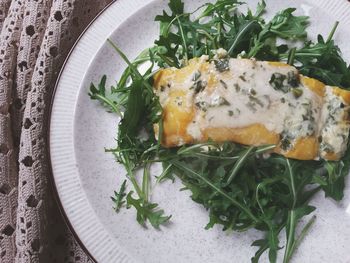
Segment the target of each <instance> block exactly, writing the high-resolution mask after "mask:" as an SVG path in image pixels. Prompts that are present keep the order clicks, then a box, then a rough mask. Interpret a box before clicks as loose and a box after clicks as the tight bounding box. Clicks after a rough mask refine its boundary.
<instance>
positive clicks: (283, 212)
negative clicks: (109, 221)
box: [89, 0, 350, 262]
mask: <svg viewBox="0 0 350 263" xmlns="http://www.w3.org/2000/svg"><path fill="white" fill-rule="evenodd" d="M244 6H245V4H244V3H241V2H238V1H235V0H218V1H217V2H216V3H213V4H211V3H208V4H206V5H204V6H202V7H199V9H198V10H195V11H194V12H193V13H185V12H184V4H183V3H182V1H181V0H170V2H169V7H170V10H171V12H170V13H167V12H165V11H164V12H163V14H162V15H159V16H157V17H156V19H155V20H156V21H157V22H159V23H160V35H159V38H158V39H157V40H156V41H155V45H154V46H153V47H150V48H147V49H145V51H143V52H142V53H141V54H140V55H139V56H138V57H137V58H136V59H135V60H134V61H129V60H128V58H127V57H126V56H125V55H124V54H123V53H122V51H121V50H120V49H119V48H118V47H117V46H116V45H115V44H114V43H112V42H111V41H109V40H108V41H109V43H110V44H111V46H112V47H113V48H114V49H115V50H116V52H117V53H118V54H119V55H120V56H121V57H122V58H123V59H124V60H125V61H126V62H127V64H128V67H127V69H126V70H125V71H124V73H123V74H122V76H121V78H120V79H119V81H118V82H117V84H116V86H114V87H112V88H111V90H107V89H106V85H105V83H106V77H105V76H103V77H102V79H101V82H100V83H99V84H98V85H96V86H95V85H94V84H91V87H90V93H89V95H90V97H91V99H94V100H99V101H100V102H101V103H102V104H103V105H104V106H106V107H107V108H108V110H109V111H110V112H113V113H116V114H119V115H121V117H122V120H121V122H120V124H119V128H118V138H117V146H116V148H115V149H108V150H106V151H107V152H110V153H113V154H114V155H115V157H116V159H117V161H118V162H119V163H121V164H123V165H124V167H125V169H126V171H127V176H126V177H127V181H128V182H126V181H124V183H123V184H122V186H121V187H120V189H119V190H118V191H116V192H115V194H114V196H113V197H112V200H113V202H114V207H115V210H116V211H117V212H118V211H119V210H120V209H122V208H123V207H127V208H131V207H133V208H135V209H136V211H137V218H136V219H137V221H138V222H139V223H140V224H141V225H143V226H146V225H147V223H150V224H151V225H152V226H153V227H155V228H159V226H160V225H162V224H164V223H166V222H167V221H169V220H170V217H171V216H168V215H167V214H166V212H164V211H163V210H162V209H161V208H159V207H158V205H157V204H156V203H153V202H151V201H150V191H149V190H150V185H151V182H152V179H151V176H152V175H151V174H150V166H151V165H152V164H153V163H161V164H162V166H163V172H162V173H161V174H159V175H157V179H156V181H157V183H161V182H162V181H164V180H167V179H171V180H175V178H180V179H181V181H182V182H183V184H184V186H185V189H187V190H189V191H191V193H192V195H191V198H192V200H193V201H195V202H197V203H199V204H201V205H203V206H204V207H205V208H206V209H207V210H208V212H209V223H208V224H207V226H206V229H209V228H211V227H213V226H214V225H215V224H220V225H222V226H223V229H224V230H225V231H228V230H233V231H240V232H242V231H247V230H248V229H251V228H254V229H257V230H259V231H262V232H263V233H264V237H263V238H262V239H260V240H255V241H254V242H253V243H252V245H253V246H256V247H257V252H256V254H255V255H254V256H253V257H252V262H258V261H259V258H260V256H261V255H262V254H263V253H264V252H265V251H268V253H269V259H270V261H271V262H276V260H277V253H278V251H279V250H283V251H284V252H283V253H284V257H283V262H289V261H290V260H291V258H292V255H293V253H294V251H295V250H296V248H297V247H298V246H299V244H300V242H301V241H302V239H303V237H304V236H305V235H306V234H307V231H308V229H309V228H310V227H311V226H312V223H313V222H314V220H315V218H316V217H315V215H314V216H312V217H310V219H309V220H308V222H307V223H306V224H305V225H303V226H302V227H301V231H296V229H297V226H298V223H299V221H300V219H302V218H303V217H304V216H307V215H309V214H311V213H312V212H313V211H314V210H315V207H313V206H311V205H309V202H310V199H311V198H312V197H313V196H314V195H315V194H316V193H317V192H319V191H323V192H324V193H325V196H326V197H329V198H333V199H334V200H337V201H339V200H341V199H342V198H343V190H344V178H345V176H347V174H348V173H349V167H350V151H349V150H347V151H346V153H345V155H344V157H343V158H342V159H341V160H340V161H325V160H318V161H300V160H294V159H288V158H285V157H283V156H281V155H277V154H270V151H271V150H272V149H273V148H274V147H275V145H266V146H260V147H254V146H250V147H248V146H244V145H240V144H237V143H233V142H225V143H216V142H213V141H208V142H207V143H201V144H194V145H186V146H181V147H175V148H165V147H163V146H162V145H161V141H162V136H163V129H162V107H161V105H160V103H159V100H158V97H157V96H156V95H155V92H154V90H153V81H154V80H153V76H154V74H155V73H156V72H157V70H158V68H166V67H176V68H182V67H184V66H186V65H187V63H188V61H189V60H190V59H192V58H194V57H200V56H202V55H207V56H209V58H210V59H213V57H214V55H215V51H216V50H218V49H220V48H223V49H225V50H227V52H228V55H229V57H234V58H235V57H237V56H240V57H242V58H255V59H257V60H267V61H284V62H287V63H288V64H290V65H294V66H295V67H296V68H297V69H298V70H299V72H300V73H301V74H303V75H305V76H309V77H313V78H317V79H318V80H320V81H322V82H324V83H325V84H327V85H334V86H339V87H342V88H343V89H349V88H350V70H349V67H348V65H347V64H346V62H345V61H344V60H343V59H342V57H341V53H340V50H339V48H338V47H337V46H336V45H335V43H334V41H333V35H334V33H335V31H336V28H337V25H338V24H336V25H335V26H334V27H333V29H330V34H329V36H327V38H323V37H322V36H318V39H317V42H315V43H314V42H312V41H310V40H309V39H308V38H307V34H306V29H307V26H308V24H309V22H308V17H305V16H295V15H294V14H293V13H294V11H295V9H293V8H288V9H285V10H282V11H280V12H279V13H277V14H276V15H275V16H274V17H273V18H272V19H271V20H269V21H265V19H264V18H263V15H264V12H265V9H266V4H265V2H264V1H262V2H260V4H259V5H258V6H257V8H256V11H255V12H252V11H250V10H249V9H248V11H246V12H240V11H239V10H241V9H240V8H241V7H244ZM238 9H239V10H238ZM281 38H282V39H285V40H288V41H289V42H291V43H292V42H295V41H298V42H300V43H302V45H301V47H298V48H294V47H292V45H291V44H278V42H277V39H281ZM288 41H287V43H289V42H288ZM145 63H148V64H147V65H148V69H147V70H146V71H142V72H141V71H139V68H138V67H139V66H140V65H142V64H145ZM220 63H221V62H220ZM220 63H219V64H217V67H218V68H219V69H220V68H224V67H225V64H224V63H221V64H220ZM154 124H158V125H159V132H158V134H155V132H154ZM156 138H158V139H156ZM138 170H142V171H143V175H142V177H141V178H137V174H136V172H137V171H138ZM158 187H161V185H159V186H158ZM298 229H299V228H298ZM282 231H285V232H286V243H285V244H282V242H280V241H279V236H280V234H281V232H282Z"/></svg>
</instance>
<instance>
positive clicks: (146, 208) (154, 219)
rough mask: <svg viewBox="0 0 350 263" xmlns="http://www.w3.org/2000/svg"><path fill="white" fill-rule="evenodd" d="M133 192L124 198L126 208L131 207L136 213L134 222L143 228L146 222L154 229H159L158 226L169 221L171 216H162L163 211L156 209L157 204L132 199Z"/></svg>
mask: <svg viewBox="0 0 350 263" xmlns="http://www.w3.org/2000/svg"><path fill="white" fill-rule="evenodd" d="M132 194H133V192H132V191H131V192H129V194H128V195H127V197H126V201H127V207H128V208H130V207H131V206H133V207H134V208H135V209H136V211H137V216H136V220H137V222H139V224H140V225H142V226H145V223H146V221H147V220H148V221H149V222H150V223H151V225H152V226H153V227H154V228H159V226H160V225H163V224H165V223H166V222H168V221H169V219H170V218H171V216H164V211H163V210H160V209H158V204H155V203H144V200H142V199H135V198H133V197H132Z"/></svg>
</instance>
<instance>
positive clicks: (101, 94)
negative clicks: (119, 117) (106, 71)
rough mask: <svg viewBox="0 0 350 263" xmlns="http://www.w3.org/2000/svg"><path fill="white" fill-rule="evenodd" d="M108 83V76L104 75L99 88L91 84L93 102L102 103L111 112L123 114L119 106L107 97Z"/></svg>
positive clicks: (90, 93)
mask: <svg viewBox="0 0 350 263" xmlns="http://www.w3.org/2000/svg"><path fill="white" fill-rule="evenodd" d="M106 81H107V76H106V75H104V76H103V77H102V78H101V81H100V83H99V84H98V86H97V87H96V86H95V85H94V84H93V83H91V84H90V92H89V96H90V98H91V99H92V100H98V101H100V102H101V103H102V105H104V106H106V107H107V108H109V110H111V111H112V112H116V113H119V114H121V111H120V109H119V108H118V104H117V103H116V102H115V101H113V100H112V99H111V98H110V97H108V96H107V95H106Z"/></svg>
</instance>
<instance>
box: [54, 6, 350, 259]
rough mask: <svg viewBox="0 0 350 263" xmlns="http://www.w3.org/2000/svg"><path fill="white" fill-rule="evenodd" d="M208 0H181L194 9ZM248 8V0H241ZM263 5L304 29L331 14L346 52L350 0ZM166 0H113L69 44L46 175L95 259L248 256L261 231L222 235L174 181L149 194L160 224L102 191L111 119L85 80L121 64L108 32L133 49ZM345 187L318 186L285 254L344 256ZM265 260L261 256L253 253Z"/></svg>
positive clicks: (113, 75) (109, 160)
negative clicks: (151, 224) (307, 218)
mask: <svg viewBox="0 0 350 263" xmlns="http://www.w3.org/2000/svg"><path fill="white" fill-rule="evenodd" d="M206 1H207V0H199V1H193V0H187V1H185V2H186V5H187V7H188V9H190V10H193V9H194V8H195V7H198V6H199V5H200V4H202V3H204V2H206ZM247 2H248V3H249V5H250V6H252V7H255V5H256V3H257V1H256V0H254V1H253V0H252V1H249V0H248V1H247ZM267 4H268V10H269V13H275V12H276V11H277V10H279V9H282V8H285V7H287V6H295V7H297V8H298V12H299V13H300V14H303V13H304V14H307V15H310V16H311V21H312V24H311V28H310V30H309V32H310V36H312V37H315V36H316V33H317V32H320V33H322V34H324V35H327V34H328V32H329V31H330V29H331V27H332V25H333V24H334V22H335V20H339V21H340V22H341V24H340V27H339V30H338V31H337V33H336V35H335V40H336V41H337V43H338V44H339V45H340V47H341V48H342V50H343V52H344V57H345V58H347V59H348V61H350V46H349V44H348V43H349V36H350V3H348V2H347V1H345V0H337V1H328V0H303V1H301V0H295V1H280V0H267ZM166 5H167V0H155V1H151V0H132V1H130V0H119V1H117V2H115V3H114V4H112V5H111V6H110V7H109V8H107V9H106V10H105V11H104V12H103V13H102V14H101V15H100V16H99V17H98V18H97V19H96V20H95V22H94V23H92V24H91V26H90V27H89V29H88V30H87V31H86V32H85V33H84V34H83V36H82V37H81V38H80V40H79V41H78V43H77V45H76V46H75V48H74V50H73V51H72V53H71V55H70V57H69V59H68V61H67V63H66V65H65V67H64V69H63V71H62V74H61V76H60V79H59V82H58V85H57V90H56V94H55V97H54V102H53V106H52V116H51V128H50V153H51V163H52V170H53V175H54V182H55V186H56V189H57V192H58V196H59V198H60V201H61V204H62V207H63V209H64V212H65V214H66V216H67V218H68V220H69V222H70V224H71V226H72V227H73V229H74V231H75V232H76V234H77V235H78V237H79V239H80V240H81V242H82V243H83V244H84V246H85V247H86V248H87V250H88V251H89V252H90V253H91V255H92V256H93V257H94V258H95V259H96V261H98V262H101V263H113V262H150V263H157V262H167V263H173V262H177V263H178V262H191V263H192V262H193V263H196V262H220V263H221V262H250V257H251V256H252V255H253V254H254V252H255V248H252V247H250V244H251V241H252V240H254V239H256V238H257V237H259V236H260V233H257V232H255V231H249V232H248V233H241V234H238V233H234V234H226V233H224V232H222V231H221V229H220V227H215V228H214V229H212V230H209V231H206V230H204V226H205V225H206V223H207V221H208V215H207V212H206V211H205V210H204V209H203V208H202V207H201V206H199V205H197V204H195V203H194V202H192V201H191V200H190V198H189V193H188V192H179V189H180V187H181V184H180V182H176V183H174V184H172V183H170V182H168V183H164V184H163V185H161V186H158V187H157V189H156V190H155V191H154V195H153V199H154V200H155V201H156V202H158V203H159V204H160V206H161V207H162V208H164V209H165V210H166V213H167V214H172V215H173V217H172V221H171V222H172V223H171V224H169V225H168V226H167V227H163V228H162V230H161V231H157V230H154V229H152V228H149V229H144V228H142V227H140V226H139V225H138V224H137V222H136V220H135V211H134V210H123V211H122V212H120V213H119V214H116V213H115V212H114V211H113V209H112V203H111V201H110V195H111V194H112V193H113V190H115V189H117V188H118V186H119V185H120V183H121V181H122V180H123V176H124V174H125V171H124V170H123V168H122V167H121V166H120V165H118V164H116V163H115V161H114V160H113V156H112V155H109V154H105V153H104V147H113V146H114V144H115V140H114V138H115V136H116V128H117V123H118V120H119V118H118V117H117V116H115V115H112V114H109V113H106V112H105V110H104V109H103V108H102V107H100V106H99V105H98V104H97V103H96V102H92V101H90V99H89V98H88V95H87V93H88V87H89V84H90V82H91V81H94V82H97V81H99V79H100V77H101V75H102V74H107V76H108V82H109V83H108V84H112V83H114V82H115V80H117V79H118V76H120V74H121V72H122V70H123V69H124V67H125V63H123V62H122V60H121V59H120V57H118V55H117V54H116V53H115V52H114V51H113V50H112V49H111V48H110V46H109V45H108V44H106V39H107V38H108V37H109V36H110V37H111V38H112V40H113V41H115V42H116V43H117V45H118V46H119V47H120V48H121V49H122V50H123V51H124V52H125V53H126V54H127V55H128V57H130V58H133V57H135V56H136V55H137V54H138V53H139V52H140V51H141V50H143V49H144V48H145V47H149V46H150V45H151V44H152V42H153V40H154V39H155V38H156V35H157V31H158V25H157V23H155V22H153V19H154V17H155V15H156V14H159V13H161V11H162V10H163V9H164V8H166ZM349 201H350V191H349V187H348V188H347V190H346V196H345V198H344V200H343V201H342V202H341V203H340V204H336V203H335V202H333V201H331V200H328V199H324V197H323V196H322V195H321V194H320V195H319V196H317V197H316V198H315V199H314V201H313V203H314V204H315V205H316V206H317V207H318V209H317V211H316V214H317V221H316V223H315V225H314V226H313V228H312V230H311V231H310V233H309V235H307V237H306V239H305V241H304V242H303V243H302V245H301V247H300V249H299V250H298V251H297V254H296V255H295V257H294V262H315V263H319V262H344V263H346V262H350V254H349V244H350V215H349V210H350V209H349V208H348V205H349ZM262 262H267V257H264V258H263V259H262Z"/></svg>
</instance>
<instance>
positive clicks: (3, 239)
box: [0, 0, 112, 263]
mask: <svg viewBox="0 0 350 263" xmlns="http://www.w3.org/2000/svg"><path fill="white" fill-rule="evenodd" d="M111 1H112V0H12V1H11V0H0V262H4V263H7V262H31V263H32V262H34V263H35V262H45V263H46V262H91V260H90V259H89V258H88V256H87V255H85V253H84V252H83V251H82V249H81V248H80V247H79V245H78V244H77V243H76V241H75V240H74V238H73V237H72V235H71V233H70V232H69V230H68V229H67V227H66V226H65V224H64V222H63V219H62V216H61V215H60V212H59V210H58V207H57V204H56V202H55V201H54V198H53V194H52V190H51V187H50V181H49V173H50V170H49V163H48V161H49V160H48V148H47V141H46V139H47V138H46V133H47V129H48V127H47V119H48V113H49V108H50V101H51V95H52V91H53V88H54V84H55V80H56V78H57V75H58V72H59V71H60V68H61V66H62V63H63V62H64V60H65V58H66V56H67V54H68V52H69V50H70V48H71V47H72V45H73V43H74V42H75V40H76V39H77V37H78V36H79V34H80V33H81V32H82V30H83V29H84V28H85V27H86V26H87V25H88V23H89V22H90V21H91V20H92V19H93V18H94V17H95V16H96V15H97V13H98V12H99V11H100V10H101V9H103V8H104V7H105V6H106V5H107V4H108V3H109V2H111Z"/></svg>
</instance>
